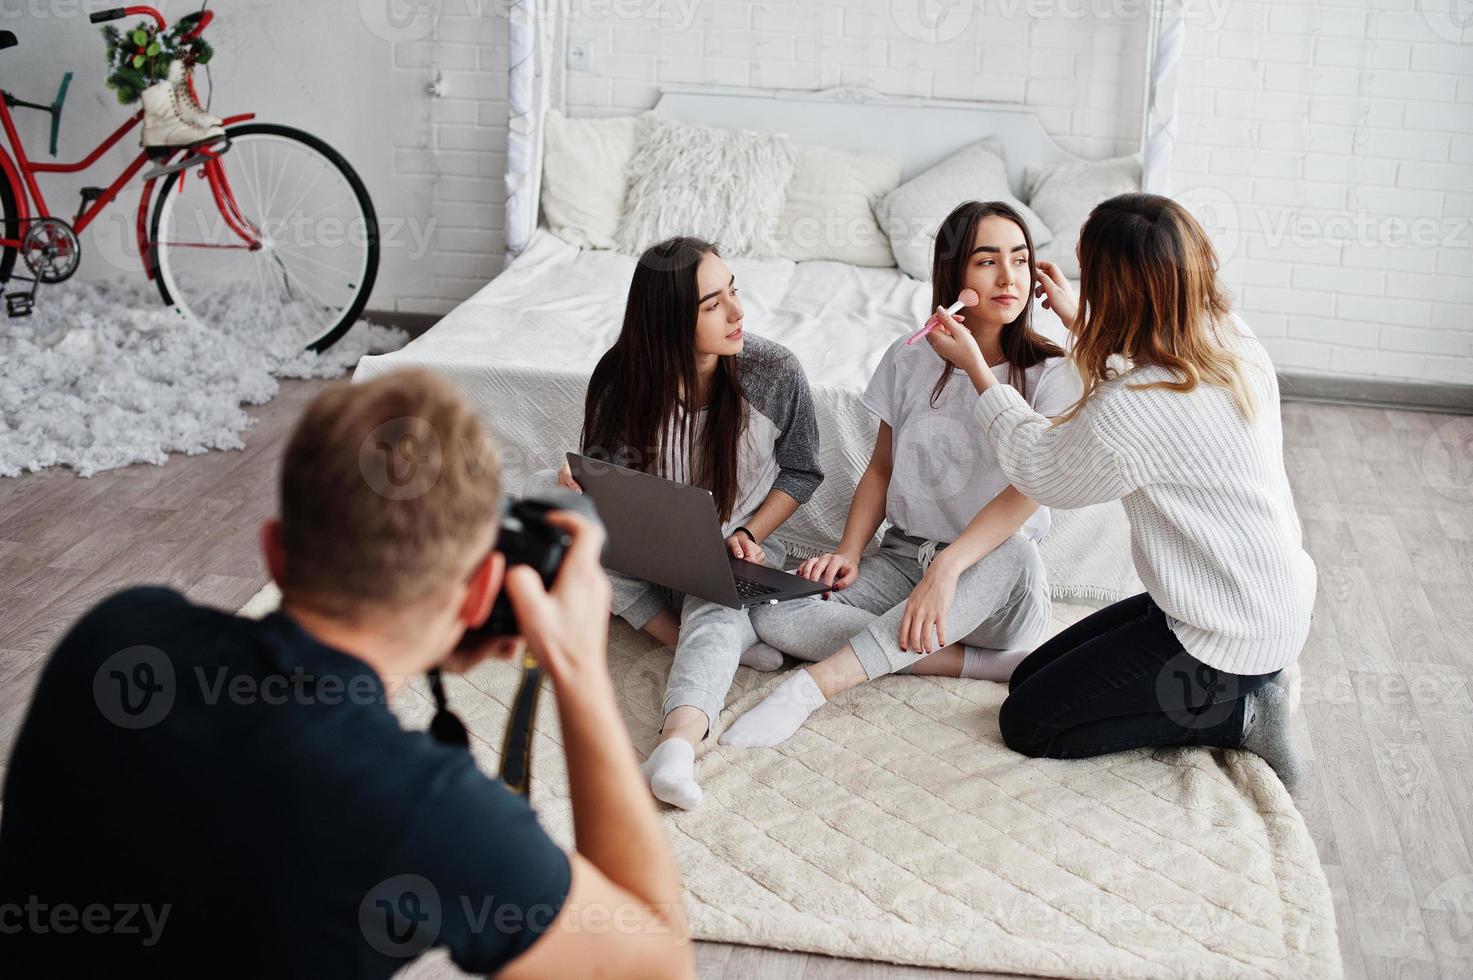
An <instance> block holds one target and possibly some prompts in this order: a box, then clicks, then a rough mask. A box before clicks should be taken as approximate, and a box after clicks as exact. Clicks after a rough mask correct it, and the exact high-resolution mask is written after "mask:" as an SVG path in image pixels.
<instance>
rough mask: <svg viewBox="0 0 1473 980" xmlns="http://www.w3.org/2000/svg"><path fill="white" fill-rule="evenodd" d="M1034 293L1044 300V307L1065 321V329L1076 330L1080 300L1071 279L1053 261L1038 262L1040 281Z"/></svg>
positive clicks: (1034, 288) (1035, 286)
mask: <svg viewBox="0 0 1473 980" xmlns="http://www.w3.org/2000/svg"><path fill="white" fill-rule="evenodd" d="M1033 292H1034V295H1036V296H1038V297H1040V298H1041V299H1042V300H1043V308H1044V309H1046V310H1052V311H1053V312H1054V315H1055V316H1057V317H1058V318H1059V319H1060V320H1062V321H1063V323H1064V327H1065V329H1067V330H1069V331H1070V332H1071V333H1072V332H1073V331H1074V321H1075V320H1076V319H1078V317H1079V300H1077V299H1075V298H1074V290H1073V288H1071V287H1070V285H1069V279H1068V277H1066V276H1065V275H1064V274H1063V273H1062V272H1060V271H1059V267H1058V266H1056V265H1054V264H1053V263H1052V262H1039V263H1038V282H1037V283H1036V284H1035V285H1034V287H1033Z"/></svg>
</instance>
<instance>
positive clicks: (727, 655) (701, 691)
mask: <svg viewBox="0 0 1473 980" xmlns="http://www.w3.org/2000/svg"><path fill="white" fill-rule="evenodd" d="M555 486H557V471H556V470H541V471H538V472H536V473H533V474H532V475H531V476H530V477H528V478H527V484H526V487H525V489H524V491H523V492H524V493H526V494H534V493H538V492H540V491H543V490H547V489H551V488H553V487H555ZM762 550H763V552H764V553H765V555H766V564H768V565H770V566H772V567H773V568H782V567H783V562H784V561H785V560H786V558H787V549H785V548H784V547H783V545H782V544H781V543H780V542H778V541H777V540H776V539H775V538H769V539H768V540H766V541H764V542H762ZM605 571H607V572H608V575H609V582H610V584H611V585H612V586H613V599H612V601H611V602H610V603H609V606H610V609H609V611H610V612H612V613H613V614H614V615H615V616H618V617H619V618H621V619H623V620H624V621H625V622H626V623H628V624H629V625H630V626H633V627H634V628H635V629H637V630H638V629H644V627H645V625H646V624H647V623H649V621H650V620H651V619H654V618H655V615H656V614H657V613H658V612H659V611H660V610H661V609H671V610H674V611H676V612H678V613H679V614H680V640H679V642H678V643H677V644H676V647H675V662H674V663H673V664H672V665H671V666H670V676H669V678H668V679H667V680H666V681H665V698H664V702H663V704H662V705H661V712H660V716H661V718H664V717H666V716H668V715H669V714H670V712H672V711H674V710H675V709H676V708H680V707H684V706H686V705H690V706H692V707H695V708H699V709H701V711H702V712H704V713H705V715H706V719H707V721H708V722H709V724H710V727H711V728H714V727H715V726H716V717H717V716H718V715H719V714H721V709H722V707H723V706H724V705H725V704H726V693H727V691H729V690H730V689H731V681H732V678H734V677H735V676H736V672H737V667H739V666H740V665H741V663H740V662H741V658H742V653H743V651H745V650H746V649H747V648H748V647H749V646H751V645H752V644H753V643H756V642H757V634H756V632H755V631H754V630H753V629H752V622H751V618H750V616H749V615H748V611H747V610H745V609H729V608H727V607H726V606H722V605H719V604H717V603H714V602H710V601H709V600H706V599H702V598H699V597H697V596H691V595H685V594H683V593H680V592H676V591H674V590H673V589H667V588H664V587H663V586H659V585H653V584H651V583H649V582H646V581H644V580H643V579H637V578H634V577H632V576H629V575H625V574H623V573H621V572H616V571H613V570H612V569H605ZM758 608H771V607H758Z"/></svg>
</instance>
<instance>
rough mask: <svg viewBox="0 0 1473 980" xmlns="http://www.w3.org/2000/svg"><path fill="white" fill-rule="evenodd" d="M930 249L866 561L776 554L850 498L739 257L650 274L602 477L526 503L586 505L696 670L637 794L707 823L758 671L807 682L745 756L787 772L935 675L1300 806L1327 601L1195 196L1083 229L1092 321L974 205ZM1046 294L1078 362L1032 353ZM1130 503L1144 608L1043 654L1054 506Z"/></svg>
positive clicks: (1030, 743) (579, 463)
mask: <svg viewBox="0 0 1473 980" xmlns="http://www.w3.org/2000/svg"><path fill="white" fill-rule="evenodd" d="M935 242H936V244H935V250H934V254H933V259H932V278H931V281H932V302H933V304H934V305H935V307H936V313H935V315H934V316H932V318H931V319H930V320H929V321H928V322H927V323H926V324H925V325H923V326H922V327H921V328H920V329H919V330H918V331H916V332H915V333H913V334H910V335H908V336H906V335H902V336H900V337H897V339H896V341H895V342H894V343H893V344H891V346H890V347H889V348H888V349H887V350H886V352H885V354H884V356H883V358H882V359H881V361H880V364H879V367H878V368H877V369H876V370H875V372H874V375H873V377H872V378H871V379H870V382H869V385H868V387H867V388H866V390H865V392H864V396H863V402H864V404H865V406H866V407H868V408H869V409H870V410H871V411H872V412H873V413H874V414H875V416H876V417H877V418H878V420H879V429H878V434H877V436H876V438H875V445H874V449H873V450H872V452H871V455H870V459H869V464H868V466H867V467H866V469H865V471H864V475H863V476H862V478H861V479H860V480H859V483H858V486H857V488H856V490H855V493H854V497H853V500H852V502H851V504H850V507H849V514H848V519H847V521H846V524H845V529H844V534H843V537H842V539H841V540H840V542H839V544H838V547H837V548H836V549H835V550H834V551H833V552H832V553H829V554H824V555H821V556H818V557H815V558H810V559H808V560H806V561H804V562H802V563H801V564H799V565H798V567H797V569H796V574H790V573H786V572H783V571H781V569H782V567H783V563H784V559H785V557H786V555H785V551H784V548H783V546H782V545H781V543H780V542H779V541H778V540H777V538H776V537H775V536H774V534H775V532H777V531H778V529H779V528H780V527H781V526H782V525H783V523H784V522H786V521H787V520H788V518H790V517H791V516H792V515H793V514H794V512H795V511H796V510H797V509H798V508H799V507H800V506H802V505H803V504H804V503H805V502H806V501H807V500H808V499H809V498H810V497H811V496H812V494H813V492H814V490H815V489H816V488H817V487H818V485H819V484H820V482H821V481H822V480H823V474H822V472H821V471H820V469H819V465H818V426H817V423H816V420H815V417H814V409H813V403H812V400H811V398H810V395H809V389H808V383H807V379H806V378H805V376H804V374H803V370H802V368H801V367H800V366H799V364H798V362H797V359H796V358H795V357H794V356H793V354H792V353H791V352H789V351H788V350H787V349H785V348H783V347H782V346H780V345H778V344H775V343H772V342H770V341H767V340H763V339H762V338H760V337H757V336H755V335H753V336H748V335H747V334H746V332H745V327H744V322H743V311H742V305H741V302H740V300H739V299H738V296H737V286H736V281H735V277H734V276H733V275H732V273H731V271H730V269H729V268H728V267H727V265H726V263H725V262H724V261H723V260H722V258H721V256H720V254H719V252H718V250H717V248H716V246H714V245H712V244H710V243H707V242H704V241H701V240H699V239H695V238H688V237H682V238H674V239H670V240H668V241H665V242H661V243H660V244H658V245H655V246H653V247H652V248H650V249H649V250H647V251H646V252H645V254H644V255H643V256H641V258H640V260H639V263H638V264H637V266H636V268H635V272H634V277H633V281H632V283H631V285H630V291H629V299H628V304H627V307H626V309H625V315H624V323H623V327H622V330H621V333H620V335H619V338H618V340H617V341H616V342H615V344H614V346H613V347H612V348H611V349H610V350H609V351H608V352H607V353H606V354H605V355H604V356H603V358H602V359H601V360H600V361H599V363H598V366H597V367H596V368H595V370H594V372H593V375H592V378H591V379H590V382H589V387H588V395H587V400H586V404H585V416H584V421H583V430H582V436H581V445H580V447H579V449H580V451H579V452H575V453H569V454H568V457H567V463H566V465H564V466H563V467H562V469H561V470H560V471H554V470H546V471H543V472H541V473H538V474H536V475H534V476H533V477H532V479H531V481H529V485H528V486H527V488H526V489H527V491H528V492H529V493H536V492H538V491H539V490H546V489H550V488H552V487H553V486H555V485H558V484H561V485H563V486H565V487H568V488H569V489H573V490H577V491H580V492H586V493H588V494H589V495H590V497H591V498H592V499H593V500H594V502H595V503H596V505H597V506H598V509H599V511H600V514H601V516H602V517H603V520H604V522H605V524H606V525H607V527H608V531H609V550H608V552H607V553H606V557H605V564H606V565H607V567H608V569H609V572H610V578H611V580H612V583H613V598H612V612H613V613H614V614H615V615H617V616H620V617H622V618H623V619H625V620H626V621H627V622H628V623H629V624H630V625H631V626H633V627H635V628H636V629H642V630H644V631H645V632H646V633H648V634H649V635H651V636H653V637H654V638H655V639H657V640H659V641H660V642H661V643H662V644H664V645H667V646H673V647H674V648H675V659H674V662H673V665H672V666H671V670H670V676H669V679H668V682H667V685H666V690H665V696H664V703H663V706H662V710H663V727H662V734H661V741H660V743H659V745H658V746H657V747H656V749H655V750H654V751H653V752H652V753H651V754H650V756H649V758H648V759H647V760H646V761H645V763H644V765H643V766H642V767H641V769H642V772H643V773H644V775H645V777H646V779H647V780H648V782H649V784H650V788H651V791H652V792H653V793H654V795H655V796H656V797H657V798H659V799H661V800H663V801H665V802H667V803H670V804H672V805H674V806H678V807H682V808H687V809H689V808H691V807H694V806H696V805H697V804H698V803H699V802H700V800H701V789H700V786H699V785H698V784H697V782H696V779H695V775H694V759H695V748H696V746H697V745H698V744H699V743H700V742H701V741H702V740H703V739H704V738H705V737H706V736H707V735H708V734H709V733H710V731H711V730H712V729H713V728H714V727H715V725H716V721H717V718H718V716H719V714H720V711H721V708H722V706H723V704H724V702H725V698H726V694H727V692H728V689H729V687H730V685H731V681H732V678H733V677H734V676H735V673H736V670H737V667H738V666H739V665H742V664H745V665H747V666H751V667H755V668H757V669H759V670H776V669H778V668H780V667H781V666H782V664H783V656H782V655H783V654H787V655H790V656H793V657H796V658H799V659H801V660H805V661H808V664H807V665H806V666H805V667H803V669H801V670H797V671H794V672H793V673H792V675H791V676H790V677H788V678H787V679H786V680H784V681H783V682H782V683H781V684H780V685H779V686H778V687H777V688H776V689H774V691H773V692H772V693H771V694H770V695H769V696H768V697H767V698H766V700H764V701H763V702H762V703H760V704H759V705H757V706H756V707H755V708H753V709H751V710H750V711H748V712H747V713H746V714H745V715H743V716H742V717H740V718H738V719H737V720H736V721H735V722H734V723H733V724H732V725H731V726H730V727H729V728H728V729H727V730H726V731H725V732H724V733H723V734H722V735H721V737H720V741H721V742H722V744H726V745H734V746H742V747H753V748H755V747H763V746H773V745H777V744H779V743H781V742H783V741H785V740H786V739H788V738H790V737H791V736H792V735H793V734H794V733H795V732H797V731H798V729H799V728H800V727H801V726H802V725H803V722H804V720H805V719H806V718H807V717H808V715H809V714H811V713H812V712H813V711H814V710H816V709H817V708H818V707H819V706H821V705H822V704H823V703H824V702H825V701H827V700H828V699H830V698H832V697H834V696H835V695H837V694H838V693H840V692H842V691H844V690H847V689H849V688H851V687H853V686H855V685H857V684H860V683H863V682H865V681H868V680H873V679H875V678H877V677H880V676H883V675H885V674H891V673H905V672H908V673H913V674H932V675H942V676H949V677H965V678H975V679H979V680H989V681H994V682H998V683H1007V684H1008V685H1009V695H1008V697H1007V700H1006V701H1005V702H1004V704H1003V706H1002V710H1001V713H1000V716H999V725H1000V727H1001V732H1002V737H1003V739H1004V740H1005V742H1006V743H1007V744H1008V745H1009V746H1010V747H1012V748H1014V749H1015V750H1017V751H1018V752H1021V753H1023V754H1025V755H1029V756H1048V757H1052V758H1076V757H1084V756H1092V755H1099V754H1103V753H1107V752H1114V751H1120V750H1123V749H1127V748H1135V747H1140V746H1166V745H1208V746H1219V747H1227V748H1242V749H1246V750H1249V751H1252V752H1256V753H1258V754H1259V755H1261V756H1262V757H1263V758H1264V759H1265V760H1267V761H1268V762H1269V764H1270V765H1272V766H1273V768H1274V769H1275V770H1276V771H1277V772H1278V774H1279V775H1280V777H1281V778H1282V779H1283V781H1284V782H1285V783H1286V784H1287V785H1290V786H1291V787H1292V785H1293V783H1294V781H1295V779H1296V778H1297V776H1298V774H1299V768H1300V763H1299V760H1298V757H1297V755H1296V753H1295V751H1294V747H1293V744H1292V741H1291V739H1290V735H1289V731H1288V712H1289V706H1288V695H1287V693H1286V691H1285V690H1284V688H1283V686H1282V685H1281V684H1280V683H1279V682H1278V677H1279V673H1280V671H1282V670H1283V668H1285V667H1287V666H1289V665H1290V664H1291V663H1293V662H1294V660H1295V658H1296V657H1297V656H1298V655H1299V652H1300V650H1301V649H1302V648H1303V646H1304V642H1305V639H1306V637H1307V635H1308V631H1309V623H1310V613H1311V609H1312V608H1313V605H1314V596H1315V588H1316V572H1315V567H1314V564H1313V562H1312V560H1311V559H1310V557H1309V555H1308V554H1307V553H1306V552H1305V550H1304V548H1303V546H1302V530H1301V527H1300V523H1299V519H1298V516H1297V514H1296V512H1295V509H1294V503H1293V499H1292V497H1291V494H1290V490H1289V482H1288V478H1287V475H1286V473H1285V469H1284V462H1283V446H1282V442H1283V440H1282V431H1281V427H1280V416H1279V392H1278V384H1277V380H1276V378H1275V375H1274V371H1273V365H1272V363H1271V362H1270V360H1269V357H1268V354H1267V353H1266V351H1265V350H1264V348H1263V346H1262V345H1261V344H1260V343H1259V342H1258V340H1257V339H1256V338H1255V337H1254V335H1253V333H1252V331H1251V330H1250V329H1249V328H1248V326H1247V324H1245V323H1244V322H1243V321H1242V320H1241V319H1240V318H1239V317H1237V316H1236V315H1235V314H1234V313H1233V312H1232V310H1231V308H1230V306H1229V303H1228V300H1227V297H1226V294H1225V292H1224V290H1223V288H1222V286H1221V285H1220V283H1219V282H1218V280H1217V276H1216V269H1217V258H1216V255H1215V253H1214V251H1213V248H1212V245H1211V242H1210V241H1209V239H1208V238H1207V236H1206V234H1205V233H1204V232H1203V230H1202V228H1201V227H1200V226H1199V225H1198V224H1197V222H1196V221H1195V220H1194V219H1193V218H1192V217H1191V215H1190V214H1188V213H1187V212H1186V211H1185V210H1184V209H1182V208H1181V207H1180V206H1179V205H1178V204H1176V203H1175V202H1173V201H1171V200H1170V199H1168V198H1164V197H1158V196H1155V195H1149V194H1126V195H1121V196H1119V197H1116V198H1112V199H1111V200H1108V201H1105V202H1104V203H1102V204H1100V205H1099V206H1097V207H1096V208H1095V209H1094V211H1093V212H1092V213H1091V215H1090V217H1089V219H1088V221H1087V222H1086V223H1085V225H1084V227H1083V229H1082V231H1081V235H1080V240H1079V246H1078V250H1079V261H1080V270H1081V272H1080V293H1079V296H1078V298H1076V296H1075V294H1074V293H1073V291H1072V289H1071V287H1070V285H1069V283H1068V281H1067V280H1066V279H1065V278H1064V276H1063V275H1062V274H1061V273H1060V271H1059V270H1058V268H1057V267H1055V266H1054V265H1053V264H1052V263H1049V262H1041V261H1037V260H1036V259H1035V257H1034V252H1033V244H1032V240H1031V238H1030V236H1029V233H1028V229H1027V226H1026V224H1025V223H1024V221H1023V219H1022V218H1021V216H1020V215H1019V214H1018V213H1017V212H1016V211H1015V210H1013V209H1012V208H1011V207H1009V206H1008V205H1006V204H1003V203H998V202H991V203H982V202H976V201H969V202H966V203H964V204H962V205H960V206H959V207H957V208H956V209H955V210H954V211H953V212H952V213H951V214H950V215H949V216H948V217H947V218H946V219H945V221H944V222H943V223H942V225H941V227H940V228H939V229H938V231H937V234H936V238H935ZM1035 295H1037V296H1038V297H1040V298H1041V299H1042V305H1043V306H1044V308H1046V309H1049V310H1052V311H1053V312H1054V313H1055V314H1057V315H1058V317H1059V319H1060V320H1061V321H1062V322H1063V323H1064V325H1065V327H1066V328H1068V330H1069V333H1070V343H1069V349H1068V350H1067V352H1066V351H1065V350H1064V349H1062V348H1060V347H1059V346H1058V345H1056V344H1055V343H1053V342H1052V341H1050V340H1048V339H1047V338H1045V337H1044V336H1042V335H1041V334H1040V333H1038V332H1037V331H1036V330H1035V329H1034V327H1033V324H1032V316H1031V311H1032V302H1031V301H1032V299H1033V297H1034V296H1035ZM953 301H955V302H953ZM921 339H924V340H925V343H920V342H919V341H920V340H921ZM610 461H612V462H610ZM938 473H944V474H945V477H944V479H940V480H938V476H937V474H938ZM1110 500H1121V501H1122V503H1123V505H1124V508H1125V512H1126V515H1127V517H1128V518H1129V520H1130V524H1131V535H1132V546H1133V554H1134V557H1135V562H1136V570H1137V572H1138V573H1139V575H1140V578H1141V580H1142V582H1143V583H1144V584H1145V586H1146V590H1147V591H1146V592H1145V593H1143V594H1141V595H1138V596H1134V597H1132V598H1129V599H1126V600H1124V601H1122V602H1118V603H1116V604H1114V605H1112V606H1109V607H1107V608H1105V609H1102V610H1100V611H1098V612H1096V613H1095V614H1093V615H1091V616H1089V617H1087V618H1086V619H1084V620H1082V621H1080V622H1079V623H1076V624H1075V625H1073V626H1072V627H1070V628H1068V629H1066V630H1064V631H1063V632H1062V633H1060V634H1058V635H1057V636H1055V637H1053V638H1052V639H1050V640H1048V641H1047V642H1043V638H1044V636H1045V634H1046V632H1047V628H1048V624H1049V622H1050V599H1049V590H1048V581H1047V575H1046V573H1045V570H1044V567H1043V563H1042V561H1041V560H1040V558H1039V551H1038V542H1039V541H1040V539H1042V537H1043V536H1044V535H1045V534H1046V533H1048V530H1049V524H1050V518H1049V508H1050V507H1063V508H1072V507H1083V506H1086V505H1090V504H1096V503H1102V502H1105V501H1110ZM886 520H888V521H889V524H890V526H889V528H888V530H887V531H886V532H885V534H884V536H883V538H882V539H881V541H880V543H879V547H878V549H876V550H873V551H871V552H870V553H868V554H866V553H865V549H866V546H867V545H869V543H870V542H871V540H872V539H873V537H874V535H875V533H876V531H877V530H878V529H879V528H880V526H881V524H882V522H884V521H886ZM723 541H724V551H723V550H722V547H721V542H723ZM1040 644H1041V645H1040ZM1163 675H1169V676H1173V677H1177V676H1179V677H1181V678H1185V681H1184V682H1183V683H1181V684H1177V685H1166V684H1161V683H1160V678H1161V677H1162V676H1163Z"/></svg>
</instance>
